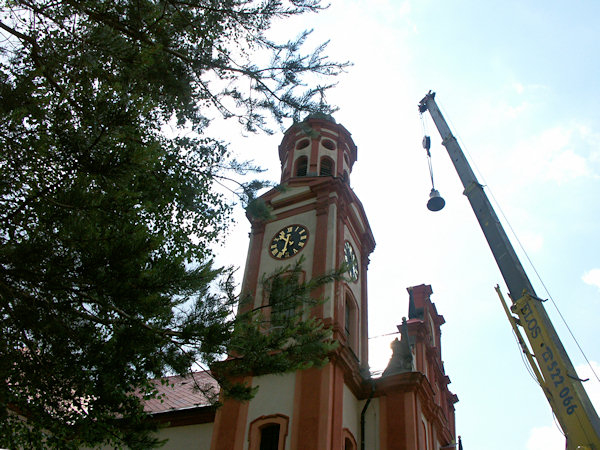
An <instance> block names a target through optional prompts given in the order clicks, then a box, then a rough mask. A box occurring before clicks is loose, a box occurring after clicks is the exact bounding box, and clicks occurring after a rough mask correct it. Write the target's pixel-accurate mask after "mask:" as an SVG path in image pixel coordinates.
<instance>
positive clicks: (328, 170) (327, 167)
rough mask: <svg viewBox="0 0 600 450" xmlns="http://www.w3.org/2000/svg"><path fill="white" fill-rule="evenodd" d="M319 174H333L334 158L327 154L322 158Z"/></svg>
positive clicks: (328, 175)
mask: <svg viewBox="0 0 600 450" xmlns="http://www.w3.org/2000/svg"><path fill="white" fill-rule="evenodd" d="M319 175H320V176H322V177H330V176H332V175H333V160H332V159H331V158H328V157H326V156H324V157H322V158H321V169H320V170H319Z"/></svg>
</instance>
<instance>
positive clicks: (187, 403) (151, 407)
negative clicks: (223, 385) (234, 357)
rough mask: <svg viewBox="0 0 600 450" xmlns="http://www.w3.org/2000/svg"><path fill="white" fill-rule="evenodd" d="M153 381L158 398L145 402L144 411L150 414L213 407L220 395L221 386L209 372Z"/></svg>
mask: <svg viewBox="0 0 600 450" xmlns="http://www.w3.org/2000/svg"><path fill="white" fill-rule="evenodd" d="M163 380H165V381H166V383H164V384H163V383H161V380H153V381H152V382H153V383H154V384H155V386H156V389H157V391H158V396H157V398H153V399H149V400H146V401H145V405H144V410H145V411H146V412H148V413H150V414H156V413H163V412H168V411H180V410H183V409H189V408H196V407H202V406H209V405H211V404H212V403H213V402H214V400H216V398H217V396H218V394H219V385H218V384H217V382H216V381H215V379H214V378H212V377H211V376H210V373H209V372H192V373H191V374H190V375H187V376H185V377H181V376H172V377H166V378H164V379H163Z"/></svg>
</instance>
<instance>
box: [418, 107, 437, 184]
mask: <svg viewBox="0 0 600 450" xmlns="http://www.w3.org/2000/svg"><path fill="white" fill-rule="evenodd" d="M419 116H421V124H422V125H423V148H424V149H425V151H426V152H427V165H428V166H429V178H431V188H432V189H435V184H434V182H433V165H432V163H431V152H430V151H429V148H430V147H431V138H430V137H429V133H428V132H427V122H425V119H423V113H420V114H419Z"/></svg>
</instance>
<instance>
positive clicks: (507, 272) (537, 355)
mask: <svg viewBox="0 0 600 450" xmlns="http://www.w3.org/2000/svg"><path fill="white" fill-rule="evenodd" d="M419 111H420V112H421V114H422V113H424V112H425V111H429V113H430V114H431V118H432V119H433V122H434V123H435V126H436V128H437V129H438V131H439V133H440V135H441V137H442V145H444V147H446V150H447V151H448V154H449V155H450V159H451V160H452V163H453V164H454V167H455V169H456V172H457V173H458V176H459V178H460V180H461V182H462V184H463V186H464V188H465V190H464V194H465V195H466V196H467V198H468V199H469V203H470V204H471V207H472V208H473V212H474V213H475V216H476V217H477V220H478V221H479V225H480V226H481V229H482V231H483V234H484V235H485V238H486V240H487V242H488V244H489V246H490V249H491V250H492V254H493V255H494V259H495V260H496V263H497V264H498V267H499V269H500V272H501V274H502V277H503V278H504V281H505V283H506V285H507V287H508V290H509V293H510V297H511V299H512V305H511V308H510V309H511V311H512V312H513V313H514V314H516V315H517V316H518V319H517V318H515V317H514V316H513V315H512V314H511V313H510V312H509V311H508V309H507V308H506V312H507V316H508V318H509V320H510V321H511V324H512V325H513V328H514V329H515V331H516V333H517V335H518V336H520V333H519V331H518V330H519V326H520V327H521V329H522V330H523V331H524V332H525V335H526V337H527V341H528V342H529V345H530V347H531V351H530V350H529V349H528V348H527V346H526V345H525V343H524V342H523V341H524V340H523V339H521V338H520V341H521V345H522V348H523V351H524V352H525V353H526V354H527V356H528V360H529V362H530V364H531V365H532V366H533V370H534V373H535V374H536V376H537V377H538V380H539V382H540V384H541V386H542V388H543V390H544V394H545V395H546V398H547V399H548V402H549V403H550V406H551V407H552V410H553V411H554V414H555V415H556V417H557V419H558V422H559V423H560V426H561V428H562V430H563V432H564V434H565V436H566V438H567V449H568V450H572V449H594V450H600V419H599V418H598V414H597V413H596V411H595V409H594V407H593V405H592V403H591V401H590V399H589V397H588V395H587V393H586V392H585V389H584V388H583V385H582V383H581V380H580V379H579V378H578V377H577V373H576V372H575V369H574V367H573V364H572V363H571V360H570V359H569V356H568V355H567V352H566V351H565V349H564V347H563V345H562V342H561V341H560V339H559V337H558V334H557V333H556V330H555V329H554V326H553V325H552V322H551V321H550V318H549V317H548V314H547V313H546V309H545V308H544V305H543V303H542V300H540V299H539V298H538V297H537V295H536V294H535V291H534V289H533V286H532V285H531V282H530V281H529V278H528V277H527V274H526V273H525V270H524V269H523V266H522V265H521V262H520V261H519V258H518V257H517V254H516V253H515V250H514V248H513V246H512V244H511V243H510V240H509V239H508V236H507V235H506V232H505V231H504V228H503V227H502V225H501V224H500V221H499V220H498V216H497V215H496V212H495V211H494V208H493V207H492V205H491V203H490V201H489V199H488V197H487V195H486V194H485V192H484V190H483V186H482V185H481V184H480V183H479V182H478V181H477V177H476V176H475V174H474V173H473V171H472V170H471V167H470V165H469V163H468V161H467V159H466V158H465V155H464V153H463V151H462V149H461V148H460V145H459V144H458V141H457V140H456V138H455V137H454V136H453V135H452V133H451V131H450V128H449V127H448V124H447V123H446V120H445V119H444V117H443V116H442V113H441V112H440V110H439V108H438V106H437V104H436V102H435V93H433V92H431V91H429V93H428V94H427V95H426V96H425V97H424V98H423V100H421V102H420V103H419ZM498 294H499V295H500V297H501V299H502V296H501V294H500V291H499V289H498ZM502 301H503V303H504V300H503V299H502Z"/></svg>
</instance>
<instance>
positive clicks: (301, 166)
mask: <svg viewBox="0 0 600 450" xmlns="http://www.w3.org/2000/svg"><path fill="white" fill-rule="evenodd" d="M307 170H308V158H307V157H306V156H301V157H300V158H298V159H297V160H296V171H295V172H296V176H297V177H305V176H306V172H307Z"/></svg>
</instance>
